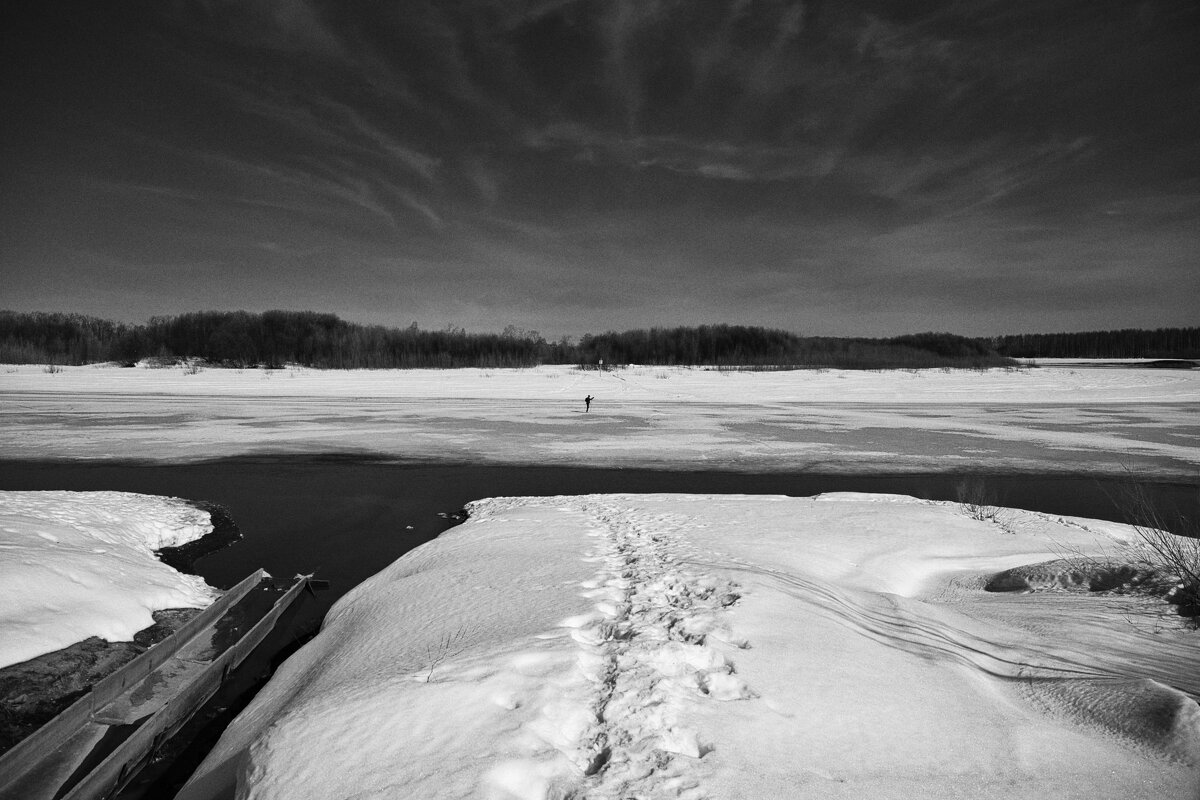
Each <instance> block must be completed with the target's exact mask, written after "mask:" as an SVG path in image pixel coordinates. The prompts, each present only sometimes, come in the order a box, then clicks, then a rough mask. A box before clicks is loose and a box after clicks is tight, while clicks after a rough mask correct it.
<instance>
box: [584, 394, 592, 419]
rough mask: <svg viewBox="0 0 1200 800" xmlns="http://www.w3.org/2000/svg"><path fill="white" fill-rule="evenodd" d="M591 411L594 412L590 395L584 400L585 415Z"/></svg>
mask: <svg viewBox="0 0 1200 800" xmlns="http://www.w3.org/2000/svg"><path fill="white" fill-rule="evenodd" d="M591 410H592V396H591V395H590V394H589V395H588V396H587V397H585V398H583V413H585V414H586V413H588V412H589V411H591Z"/></svg>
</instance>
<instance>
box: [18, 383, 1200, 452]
mask: <svg viewBox="0 0 1200 800" xmlns="http://www.w3.org/2000/svg"><path fill="white" fill-rule="evenodd" d="M589 394H590V395H592V396H594V397H595V398H596V400H595V402H593V403H592V407H591V411H590V413H587V414H585V413H584V406H583V398H584V397H585V396H586V395H589ZM1197 403H1200V370H1190V371H1188V370H1182V371H1180V370H1156V369H1073V368H1057V367H1045V368H1040V369H1030V370H988V371H970V370H957V371H944V372H943V371H941V370H913V371H894V372H867V371H844V370H798V371H791V372H717V371H711V370H703V369H688V368H665V367H630V368H628V369H620V370H613V371H607V372H598V371H594V370H592V371H583V370H577V369H574V368H571V367H539V368H536V369H523V370H522V369H508V370H477V369H464V370H407V371H401V370H382V371H365V370H360V371H324V372H323V371H316V370H306V369H288V370H271V371H264V370H218V369H205V370H202V371H200V372H199V373H197V374H187V373H185V372H184V371H182V370H180V369H143V368H137V369H120V368H117V367H111V366H108V367H105V366H92V367H66V368H64V369H63V370H62V371H61V372H57V373H47V372H45V371H44V369H43V368H41V367H37V366H21V367H14V366H8V367H0V449H2V450H3V452H4V453H5V454H6V456H7V457H9V458H30V459H38V458H75V459H112V458H122V457H128V456H129V454H130V453H136V454H137V457H138V458H142V459H153V460H160V461H187V460H195V459H204V458H218V457H228V456H236V455H242V454H256V455H257V454H262V453H285V454H295V453H317V454H320V453H329V452H339V453H350V454H354V453H361V454H363V455H369V456H384V457H393V458H401V459H412V460H425V461H453V462H462V461H466V460H469V461H472V462H475V463H488V462H490V463H519V462H525V463H537V464H576V465H592V466H639V465H641V466H656V467H678V468H687V469H695V468H698V467H702V468H711V469H743V470H756V471H762V470H781V469H786V470H797V469H807V470H819V471H823V472H845V471H871V472H882V471H919V470H928V469H931V468H934V469H938V470H952V469H955V468H963V469H972V470H998V471H999V470H1002V471H1010V472H1011V471H1068V472H1072V473H1079V472H1091V473H1095V472H1108V473H1113V472H1120V471H1121V470H1122V469H1123V468H1124V467H1129V468H1132V469H1134V470H1135V471H1137V472H1138V473H1140V474H1146V475H1175V476H1178V475H1188V474H1194V472H1195V470H1196V468H1197V467H1198V466H1200V417H1198V416H1197V415H1196V413H1195V410H1196V407H1197ZM64 431H66V432H67V433H68V434H69V435H63V432H64Z"/></svg>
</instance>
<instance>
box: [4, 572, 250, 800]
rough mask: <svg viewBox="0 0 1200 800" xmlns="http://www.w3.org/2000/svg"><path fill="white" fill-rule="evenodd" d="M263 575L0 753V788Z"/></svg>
mask: <svg viewBox="0 0 1200 800" xmlns="http://www.w3.org/2000/svg"><path fill="white" fill-rule="evenodd" d="M265 576H266V572H265V571H264V570H262V569H259V570H256V571H255V572H254V573H253V574H251V575H250V576H248V577H247V578H245V579H244V580H242V581H241V582H240V583H238V585H237V586H235V587H233V588H232V589H230V590H229V591H228V592H226V593H224V594H223V595H221V596H220V597H218V598H217V599H216V600H215V601H213V603H212V604H211V605H209V606H208V607H207V608H205V609H204V610H203V611H201V612H200V613H199V614H197V615H196V616H195V617H193V618H192V619H190V620H188V622H187V623H186V624H184V625H183V626H181V627H180V628H179V630H177V631H175V632H174V633H173V634H171V635H170V636H168V637H167V638H166V639H164V640H162V641H161V642H159V643H158V644H156V645H155V646H154V647H151V648H150V649H149V650H147V651H146V652H144V653H142V654H141V655H139V656H137V657H136V658H134V659H133V660H132V661H130V662H129V663H127V664H125V665H124V666H122V667H121V668H120V669H118V670H117V671H116V672H114V673H112V674H111V675H109V676H108V677H106V678H104V679H102V680H100V681H98V682H97V683H96V684H95V685H94V686H93V687H92V690H91V691H90V692H88V694H86V695H84V696H83V697H81V698H79V699H78V700H76V701H75V702H74V703H72V704H71V705H70V706H68V707H67V708H65V709H63V711H62V712H60V713H59V714H58V715H57V716H55V717H54V719H52V720H50V721H49V722H47V723H46V724H45V725H43V726H42V727H40V728H38V729H37V730H36V731H34V732H33V733H31V734H30V735H29V736H27V737H25V738H24V739H22V740H21V741H20V742H18V743H17V744H16V745H14V746H13V747H12V748H11V749H10V750H8V751H7V752H5V753H4V754H3V755H0V789H3V788H4V787H6V786H8V785H10V784H12V783H13V782H15V781H16V780H17V779H18V778H20V776H21V775H22V774H23V773H25V772H27V771H28V770H30V769H31V768H32V767H34V766H35V765H36V764H37V763H38V762H39V761H41V760H43V759H45V758H46V756H48V755H49V754H51V753H54V752H56V751H57V750H59V749H60V748H61V747H62V746H63V745H64V744H66V743H67V742H68V741H69V740H70V739H71V738H72V737H74V736H75V733H76V732H77V731H78V730H79V729H80V728H82V727H83V726H84V725H85V724H87V722H88V720H89V719H90V718H91V716H92V713H93V712H94V711H95V709H97V708H102V707H103V706H105V705H106V704H108V703H109V702H111V701H112V700H113V699H114V698H115V697H117V696H118V695H119V694H121V692H123V691H124V690H125V688H126V687H127V686H129V685H132V684H134V683H136V682H137V681H141V680H143V679H145V678H146V676H147V675H149V674H150V673H151V672H153V671H154V669H155V668H156V667H157V666H159V665H161V664H162V663H164V662H165V661H166V660H167V659H169V658H170V657H171V656H173V655H175V653H176V652H178V651H179V648H180V647H182V646H183V645H185V644H187V643H188V642H189V641H190V640H191V639H193V638H195V636H196V634H198V633H199V632H200V631H202V630H204V629H205V628H206V627H208V626H209V625H211V624H212V623H213V622H215V621H216V620H217V619H219V618H220V617H221V615H222V614H224V613H225V612H226V611H227V610H228V609H229V608H230V607H231V606H233V605H234V604H235V603H237V602H238V601H239V600H241V599H242V598H243V597H245V596H246V594H247V593H248V592H250V590H251V589H253V588H254V587H255V586H257V585H258V584H259V583H261V582H262V579H263V578H264V577H265ZM160 648H161V649H160Z"/></svg>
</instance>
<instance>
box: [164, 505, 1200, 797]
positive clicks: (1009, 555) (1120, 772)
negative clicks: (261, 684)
mask: <svg viewBox="0 0 1200 800" xmlns="http://www.w3.org/2000/svg"><path fill="white" fill-rule="evenodd" d="M470 511H471V517H470V519H468V520H467V521H466V522H465V523H463V525H461V526H459V527H456V528H453V529H452V530H450V531H448V532H447V533H445V534H443V535H442V536H441V537H439V538H438V539H435V540H433V541H432V542H429V543H427V544H425V545H422V546H421V547H418V548H417V549H415V550H413V551H411V552H409V553H408V554H406V555H405V556H402V557H401V558H400V559H398V560H397V561H396V562H394V563H393V564H392V565H391V566H390V567H388V568H387V569H385V570H384V571H382V572H381V573H379V574H378V575H376V576H375V577H373V578H371V579H370V580H368V581H367V582H365V583H363V584H361V585H360V586H358V587H357V588H356V589H354V590H353V591H351V592H350V593H349V594H347V595H346V596H345V597H343V598H342V599H341V600H339V601H338V603H337V604H336V605H335V607H334V608H333V610H332V611H331V612H330V613H329V615H328V616H327V618H326V622H325V625H324V627H323V629H322V632H321V634H320V635H319V636H318V637H317V639H315V640H314V641H313V642H312V643H310V644H309V645H307V646H306V647H305V648H303V649H302V650H301V651H300V652H298V653H297V654H296V655H294V656H293V657H292V658H291V659H289V660H288V662H287V663H286V664H284V665H283V667H281V668H280V670H279V671H278V672H277V673H276V676H275V677H274V678H273V679H272V681H271V682H270V684H268V686H267V687H266V688H265V689H264V690H263V691H262V692H261V693H260V694H259V695H258V697H257V698H256V699H255V700H254V702H253V703H252V704H251V706H250V707H249V708H248V709H247V710H246V711H245V712H243V714H242V715H241V716H240V717H239V718H238V720H237V721H235V723H234V724H233V725H232V726H231V727H230V729H229V730H227V731H226V734H225V736H224V737H223V738H222V740H221V742H220V743H219V744H218V746H217V748H216V749H215V750H214V751H213V752H212V753H211V754H210V755H209V757H208V758H207V759H206V761H205V763H204V764H202V765H201V767H200V768H199V770H198V771H197V772H196V774H195V775H194V776H193V779H192V782H191V783H190V784H189V786H188V787H187V788H186V789H185V791H184V792H183V794H182V795H181V797H182V798H185V799H186V800H200V799H201V798H216V797H224V796H230V795H231V794H233V793H234V792H235V791H236V794H237V796H238V797H255V798H289V800H290V799H291V798H297V799H303V798H313V799H314V800H315V799H316V798H329V797H342V796H346V794H347V792H346V791H345V789H344V787H348V786H353V787H354V791H355V792H357V793H359V795H361V796H372V797H373V796H381V797H382V796H394V795H397V794H403V795H405V796H413V797H418V796H419V797H432V796H446V797H450V796H453V797H460V796H461V797H467V796H471V797H481V798H488V799H489V800H542V799H548V798H561V797H574V796H579V797H583V796H586V797H596V798H607V797H613V798H616V797H625V796H638V797H643V798H648V799H649V800H660V799H662V800H665V798H676V797H682V798H701V797H738V798H744V799H745V800H757V799H759V798H777V797H781V796H796V795H797V792H799V793H815V795H817V796H822V797H831V798H837V797H846V798H850V797H854V798H861V797H864V796H872V797H881V798H886V797H897V798H899V797H915V796H922V797H932V798H949V797H978V798H985V797H987V798H991V797H995V798H1001V797H1005V798H1007V797H1012V796H1014V795H1013V793H1014V792H1016V795H1017V796H1032V794H1031V793H1034V792H1036V794H1037V795H1038V796H1053V797H1062V798H1081V799H1082V798H1094V797H1096V796H1116V795H1119V796H1122V797H1128V798H1158V797H1167V796H1178V797H1184V796H1192V795H1193V794H1194V793H1195V790H1196V789H1197V788H1200V706H1197V704H1196V702H1195V700H1194V699H1193V698H1195V697H1196V696H1197V695H1200V683H1197V675H1200V670H1198V669H1197V667H1198V666H1200V665H1198V664H1197V657H1196V648H1195V642H1194V636H1195V634H1194V632H1193V631H1187V630H1183V629H1182V628H1181V627H1180V626H1175V627H1171V626H1167V627H1161V625H1160V627H1159V628H1158V629H1152V626H1153V625H1154V624H1155V620H1156V619H1158V620H1159V622H1161V619H1159V618H1158V617H1156V612H1155V611H1154V610H1153V608H1154V607H1153V606H1151V605H1149V604H1148V603H1146V602H1143V601H1142V600H1140V599H1138V598H1137V597H1132V596H1131V597H1122V596H1112V595H1106V596H1093V595H1091V594H1089V593H1086V592H1084V593H1082V594H1080V593H1078V592H1076V593H1071V592H1066V593H1064V592H1061V591H1041V592H1034V593H1033V594H1028V595H1020V594H996V593H992V592H985V591H983V589H982V587H983V584H984V583H985V578H986V576H988V575H993V574H996V573H998V572H1002V571H1003V570H1006V569H1011V568H1013V567H1016V566H1019V565H1022V564H1040V563H1044V562H1046V561H1048V560H1053V559H1056V558H1059V557H1060V556H1061V554H1062V550H1063V548H1069V549H1072V550H1073V551H1074V552H1077V553H1078V554H1080V557H1082V558H1097V557H1102V556H1105V557H1107V556H1116V557H1120V556H1121V554H1122V553H1124V552H1126V549H1127V548H1128V547H1130V546H1131V543H1132V542H1133V541H1134V540H1135V537H1134V534H1133V532H1132V530H1131V529H1130V528H1128V527H1127V526H1123V525H1118V524H1116V523H1103V522H1096V521H1092V520H1082V519H1070V518H1056V517H1051V516H1049V515H1044V514H1037V513H1034V512H1018V511H1014V512H1011V513H1010V514H1008V515H1006V518H1005V520H1004V524H1003V525H1000V524H997V523H995V522H988V521H979V520H975V519H971V518H970V517H969V516H968V515H967V514H966V513H965V512H964V511H963V509H962V508H960V507H959V506H958V505H957V504H954V503H937V502H931V501H920V500H914V499H912V498H908V497H902V496H895V495H855V494H842V495H826V496H822V497H817V498H788V497H781V496H762V497H747V496H729V495H707V496H704V495H588V496H578V497H568V496H563V497H549V498H492V499H489V500H483V501H479V502H477V503H473V504H471V506H470ZM1130 619H1132V620H1134V623H1130V621H1129V620H1130ZM1189 695H1190V697H1189ZM359 795H356V796H359Z"/></svg>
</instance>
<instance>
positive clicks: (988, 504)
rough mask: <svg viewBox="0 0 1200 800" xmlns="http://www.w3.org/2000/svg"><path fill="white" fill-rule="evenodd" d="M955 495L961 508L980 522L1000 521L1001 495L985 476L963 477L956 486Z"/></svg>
mask: <svg viewBox="0 0 1200 800" xmlns="http://www.w3.org/2000/svg"><path fill="white" fill-rule="evenodd" d="M954 495H955V497H956V498H957V499H958V505H959V508H961V509H962V510H963V513H965V514H966V515H967V516H969V517H970V518H971V519H977V520H979V521H980V522H999V521H1000V519H999V518H1000V512H1001V508H1000V498H999V495H998V494H997V493H996V490H995V489H993V488H992V487H991V486H989V485H988V483H987V481H985V480H984V479H983V478H981V477H978V476H974V477H969V478H963V479H962V480H961V481H959V482H958V485H957V486H955V487H954Z"/></svg>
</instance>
